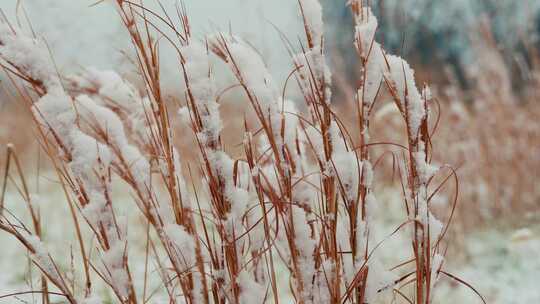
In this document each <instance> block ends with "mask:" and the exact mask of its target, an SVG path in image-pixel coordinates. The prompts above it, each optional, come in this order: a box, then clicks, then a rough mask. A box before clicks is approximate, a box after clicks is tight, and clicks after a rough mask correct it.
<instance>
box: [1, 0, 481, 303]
mask: <svg viewBox="0 0 540 304" xmlns="http://www.w3.org/2000/svg"><path fill="white" fill-rule="evenodd" d="M299 3H300V11H301V15H302V17H303V20H304V24H305V41H304V42H302V44H301V45H300V46H294V45H292V44H289V43H288V44H287V47H288V48H289V49H290V51H291V59H292V62H293V66H292V67H291V74H290V78H289V81H290V82H291V83H293V82H294V81H296V83H297V85H298V86H299V88H300V91H301V92H302V97H303V98H302V101H301V107H302V108H305V111H302V112H301V111H298V110H296V107H295V104H294V103H293V102H291V101H289V100H287V98H285V97H286V93H287V88H278V87H276V86H275V84H274V83H273V80H272V77H271V75H269V74H268V72H267V70H266V67H265V66H264V63H263V60H262V59H261V58H260V56H259V54H258V53H257V52H256V51H255V50H254V49H253V48H252V47H251V46H250V45H249V44H248V43H246V42H244V41H243V40H242V39H240V38H238V37H235V36H232V35H230V34H226V33H217V34H215V35H213V36H209V37H206V39H205V40H204V41H203V42H198V41H197V40H196V39H195V38H193V37H192V36H191V28H190V25H189V19H188V17H187V15H186V13H185V8H184V7H183V6H180V7H179V8H178V11H177V16H176V17H178V24H179V26H175V25H174V23H173V21H172V18H171V17H170V16H169V15H167V14H166V12H163V13H162V14H161V16H159V15H158V14H157V13H156V12H152V11H149V10H147V9H146V8H144V6H141V5H139V4H137V3H132V2H129V1H120V0H118V1H117V4H118V11H119V14H120V17H121V18H122V20H123V22H124V24H125V27H126V29H127V31H128V33H129V35H130V37H131V39H132V42H133V45H134V48H135V51H136V57H135V60H134V61H135V62H136V64H137V66H138V68H139V73H140V75H139V76H140V77H141V78H142V79H143V80H144V83H145V87H144V90H142V92H139V91H137V90H136V89H135V88H134V87H133V86H131V85H129V84H128V83H127V82H126V81H124V80H123V79H122V78H120V77H117V75H116V76H115V75H111V74H107V75H104V74H101V73H100V72H99V71H93V72H92V71H90V72H88V73H87V74H84V73H83V74H82V76H81V75H79V77H59V76H58V75H57V74H56V73H55V70H54V69H53V68H51V67H52V66H51V65H50V64H47V60H48V59H47V58H46V57H39V56H35V55H36V54H35V53H31V54H30V56H33V55H34V56H35V57H33V58H32V60H28V61H27V60H22V61H21V58H19V57H17V56H12V55H13V54H12V53H10V47H13V46H15V47H23V48H24V47H28V46H30V47H32V48H38V47H42V45H40V43H39V41H38V40H34V39H31V38H27V37H26V36H24V34H23V33H22V32H21V31H20V30H19V29H13V28H11V27H10V26H6V27H5V29H4V30H3V31H2V32H1V34H2V35H1V36H0V57H1V58H2V59H3V63H2V65H3V67H4V69H5V71H6V72H7V75H9V76H10V77H12V78H14V79H15V78H18V79H19V81H14V82H13V83H14V86H15V89H16V91H17V92H18V93H19V94H20V98H21V100H22V102H23V104H24V105H25V106H26V107H27V109H30V110H31V112H32V113H33V121H34V123H35V125H36V135H35V137H36V138H37V139H38V141H39V144H40V146H41V148H42V151H43V152H44V153H45V154H46V155H47V156H48V157H49V164H50V166H51V167H52V168H53V170H54V171H55V172H56V174H57V177H58V180H59V181H61V186H62V187H63V189H64V191H65V195H66V202H67V204H68V205H69V210H70V211H71V213H70V214H69V216H70V217H71V219H72V223H73V230H74V231H75V234H76V237H77V242H78V247H79V251H78V253H79V254H80V257H79V258H78V261H79V264H78V265H77V268H78V269H79V270H80V272H79V274H80V276H74V277H73V276H69V275H68V274H67V272H66V270H65V269H62V267H60V266H58V265H60V264H63V263H60V262H58V259H61V257H55V256H53V255H51V254H49V252H47V251H46V249H45V247H44V246H43V244H42V235H41V233H40V232H41V227H42V226H43V225H44V223H46V221H47V220H51V219H47V218H40V216H39V214H38V212H36V210H35V206H34V205H33V203H32V197H31V195H29V193H28V191H26V190H24V191H21V194H22V197H23V199H24V201H26V202H27V203H28V210H29V212H30V214H32V226H26V225H24V224H23V223H22V222H20V221H19V220H18V218H17V216H16V215H13V214H11V213H10V212H9V209H7V208H6V209H2V211H3V214H2V216H1V217H0V229H2V230H4V231H5V232H7V233H9V234H11V235H13V236H14V237H16V238H17V239H18V240H19V241H20V243H21V245H23V246H24V247H25V248H26V249H27V250H28V251H29V252H30V253H31V257H32V262H33V263H34V265H35V266H36V267H37V268H39V269H40V270H41V273H42V275H43V278H42V280H41V282H42V285H41V289H40V290H39V291H29V292H36V293H41V294H42V302H43V303H50V302H51V300H50V299H49V295H52V294H56V295H61V296H63V297H64V298H65V300H66V301H67V302H69V303H88V302H85V301H89V299H91V298H92V297H96V296H99V295H98V294H97V293H98V292H97V291H96V290H94V289H93V286H95V282H96V281H101V282H103V283H105V284H106V285H107V290H108V291H109V292H110V293H111V294H113V295H114V298H115V300H114V301H115V302H118V303H130V304H131V303H146V302H148V301H152V299H153V297H154V296H155V295H154V293H153V292H152V290H151V289H150V287H149V286H148V284H147V282H150V281H152V280H151V278H152V277H154V278H156V277H157V279H158V280H160V281H161V284H160V285H159V289H160V291H161V293H162V294H165V295H166V296H167V297H168V299H169V302H170V303H223V304H224V303H254V301H258V302H269V303H270V302H274V303H279V302H286V301H287V300H284V298H285V296H286V295H290V298H289V301H294V302H295V303H302V304H307V303H358V304H360V303H367V302H369V303H371V302H373V301H375V300H376V299H388V302H389V303H390V302H392V301H399V302H402V303H417V304H420V303H422V304H428V303H433V302H434V296H433V294H434V288H435V286H436V284H435V283H436V282H437V281H438V279H439V278H440V277H443V276H446V277H449V278H451V279H453V280H456V281H458V282H459V283H461V284H463V285H465V286H468V287H470V288H471V289H472V290H473V291H474V292H476V291H475V290H474V288H472V287H471V286H470V285H469V283H467V282H464V281H462V280H461V279H459V278H457V277H456V276H454V275H452V274H451V273H450V272H448V271H447V270H446V269H445V268H444V256H445V253H446V249H447V246H448V245H449V244H446V243H445V236H446V233H447V231H448V228H449V226H450V224H451V222H452V219H453V217H454V214H455V210H456V209H455V208H456V205H457V200H458V193H459V187H458V185H459V183H458V178H457V175H456V172H455V171H454V169H453V168H452V167H451V166H438V167H435V166H434V165H433V164H432V158H433V155H434V154H435V153H434V151H435V148H437V147H438V142H436V141H435V139H434V138H433V136H434V135H435V134H436V130H438V129H439V128H442V127H441V126H440V123H441V121H440V120H439V119H438V116H440V114H441V113H443V112H441V110H440V108H437V107H436V105H437V103H436V102H435V101H433V99H432V97H431V93H430V92H429V90H428V87H427V86H423V88H422V90H421V91H419V89H418V88H417V87H416V85H415V82H414V77H413V72H412V70H411V69H410V68H409V66H408V64H407V63H406V62H405V61H404V60H402V59H401V58H399V57H396V56H392V55H390V54H387V53H386V52H384V51H383V50H382V48H381V46H380V45H379V44H378V43H377V42H376V41H375V40H374V36H373V32H371V30H373V31H374V30H375V28H373V27H372V23H371V22H372V21H373V20H375V16H373V15H371V13H370V11H369V9H368V8H367V7H364V5H363V2H362V1H352V4H351V9H352V11H353V15H354V17H355V22H356V24H357V26H358V28H359V30H358V32H357V36H356V37H355V41H354V47H355V49H356V51H357V53H358V55H359V62H360V65H361V68H362V71H363V77H362V79H360V81H359V85H358V87H357V88H355V94H354V105H353V106H352V107H351V108H352V110H351V111H350V112H351V113H354V117H353V118H351V120H349V119H344V118H342V117H341V116H340V115H338V114H336V109H335V108H334V106H333V105H332V104H331V103H330V99H331V93H332V92H331V89H330V88H331V79H330V75H329V72H328V71H327V70H326V63H325V51H324V36H323V34H322V29H321V28H320V27H319V26H320V25H322V21H321V20H319V19H318V17H319V16H318V15H317V10H315V11H314V10H313V8H314V7H315V8H317V7H318V2H316V1H299ZM158 23H159V24H165V27H169V30H172V31H173V34H172V35H163V33H162V32H161V31H160V28H161V27H158V26H157V24H158ZM362 28H364V30H362ZM370 35H371V36H370ZM156 36H160V37H163V38H162V39H161V40H156V39H155V38H154V37H156ZM284 40H286V39H284ZM159 41H165V42H167V43H170V44H171V45H172V46H173V47H174V48H175V49H176V50H177V51H178V57H179V62H180V63H179V69H181V70H182V72H183V75H184V79H183V80H184V82H185V84H186V90H185V99H186V105H187V107H185V108H182V110H181V113H183V114H182V116H183V117H184V118H187V119H186V120H187V122H188V123H189V126H190V129H191V131H192V134H193V135H192V136H193V137H192V138H193V139H194V143H195V144H194V145H193V146H192V147H191V148H190V149H182V150H179V149H178V148H177V143H180V142H181V143H185V142H187V141H185V140H184V137H183V136H182V133H180V136H179V135H178V134H175V133H176V132H177V130H178V129H177V128H175V127H174V125H175V123H174V121H175V120H177V119H178V118H177V117H178V116H176V115H175V114H174V112H176V109H177V106H176V105H175V104H174V103H172V102H170V101H168V100H166V98H165V97H164V95H165V94H164V92H163V91H162V86H161V79H160V61H159V52H158V44H159ZM211 54H213V56H216V57H217V58H219V59H221V60H223V61H224V62H225V63H226V64H227V66H228V67H229V68H230V70H231V72H232V74H233V75H234V77H235V78H236V80H237V83H238V85H237V86H236V87H235V90H238V91H239V92H241V93H242V94H243V95H245V97H246V99H247V101H248V104H249V107H250V111H252V112H251V113H253V114H254V115H253V119H250V120H248V119H244V120H243V121H241V122H242V125H240V126H238V125H237V126H236V127H235V128H236V130H237V132H238V133H239V134H240V135H241V136H242V138H243V141H242V142H241V143H239V144H238V145H236V144H235V145H231V144H230V143H229V142H227V141H228V139H227V137H226V136H225V135H223V134H222V130H223V129H222V127H221V125H222V124H223V123H227V122H228V121H229V120H230V119H228V115H227V112H226V111H221V113H220V110H219V105H220V104H219V101H220V98H221V96H222V94H223V92H222V91H220V90H217V89H216V88H215V87H213V86H212V83H213V82H212V80H213V77H214V75H213V73H214V71H213V70H212V69H211V68H209V66H208V56H211ZM37 55H39V54H37ZM103 79H105V80H106V81H103ZM111 81H114V83H115V84H116V85H117V86H115V87H114V89H113V90H112V91H111V88H110V87H107V85H108V84H110V82H111ZM383 96H384V98H385V99H389V100H390V101H389V104H390V105H391V106H392V107H393V108H394V109H395V110H394V111H396V113H398V115H396V116H395V117H398V118H399V120H400V127H399V128H397V130H399V131H400V132H401V135H400V136H399V138H398V141H397V142H393V141H392V142H390V141H383V142H379V141H375V140H374V139H373V134H372V135H371V136H370V133H371V131H370V130H371V122H374V121H376V119H377V118H376V117H375V118H374V117H373V116H374V115H375V116H376V114H375V112H376V111H375V110H376V109H378V107H379V104H380V103H382V102H384V100H381V99H383ZM385 107H386V105H385ZM434 114H435V115H434ZM345 120H347V121H349V123H350V124H351V126H350V127H349V128H347V127H346V125H345V124H344V121H345ZM442 122H444V121H442ZM353 131H354V132H353ZM181 132H182V131H181ZM235 132H236V131H235ZM393 132H396V131H395V129H394V130H393ZM234 137H236V136H234ZM175 139H176V140H175ZM231 146H234V149H232V148H231ZM375 148H381V149H384V150H383V151H385V153H382V154H379V153H377V150H376V149H375ZM441 148H442V149H445V150H446V147H444V146H441ZM10 149H11V148H10ZM231 150H235V151H233V153H231ZM10 151H11V152H8V155H9V158H8V159H9V160H10V162H11V163H15V164H17V163H20V161H19V157H18V156H17V155H16V154H14V153H13V151H12V150H10ZM179 151H180V152H181V153H179ZM184 151H189V152H186V153H184ZM188 153H192V154H196V156H192V157H191V156H186V157H184V156H185V155H187V154H188ZM384 155H388V156H389V158H390V159H391V160H392V163H393V169H394V170H393V171H392V175H395V178H396V180H397V181H398V182H399V183H398V187H399V190H400V191H402V192H403V197H402V203H403V209H404V210H405V212H404V213H405V214H406V215H405V216H404V218H403V220H402V223H401V224H400V225H399V226H398V227H396V229H395V230H394V231H393V233H392V234H391V235H390V236H388V237H393V236H396V235H399V236H401V237H404V238H406V239H407V240H408V241H409V242H408V248H407V249H404V250H406V251H407V252H408V253H409V258H408V259H405V260H403V261H401V262H400V263H399V264H398V265H384V263H383V261H380V260H377V258H376V252H377V250H383V249H381V247H380V245H381V244H382V243H383V242H384V240H378V239H374V238H373V234H374V233H373V231H374V230H375V229H377V227H375V226H374V225H372V220H373V218H374V217H376V216H377V212H376V211H375V207H376V206H377V201H376V198H375V195H376V192H377V191H376V190H377V187H376V184H374V182H373V174H374V172H375V174H379V172H380V170H381V169H380V168H381V166H380V165H379V164H380V163H379V159H380V157H381V156H383V157H384ZM444 155H446V154H444ZM181 156H182V157H181ZM189 159H194V160H196V161H193V162H190V163H187V161H186V160H189ZM16 167H17V168H18V167H19V166H16ZM7 169H9V167H8V168H7ZM6 172H7V170H6ZM9 172H11V175H10V176H12V177H11V179H12V181H14V180H15V177H18V179H17V180H18V183H17V184H22V185H24V180H25V179H24V176H23V175H22V172H23V170H16V171H14V169H13V166H11V171H9ZM381 172H384V171H381ZM199 176H200V181H199ZM113 179H120V180H121V181H122V182H123V184H124V185H126V186H127V187H128V188H129V189H130V194H131V196H132V199H133V202H134V203H135V204H134V206H136V208H138V213H139V215H140V216H141V217H142V218H143V219H144V223H145V226H146V227H147V233H146V235H145V236H141V237H142V238H144V239H143V240H142V242H143V243H144V244H145V248H144V249H145V250H144V251H145V254H144V262H142V261H139V260H137V261H134V260H132V259H131V258H130V254H129V252H130V251H129V248H130V245H131V244H129V243H128V241H127V239H128V238H127V235H128V230H129V227H126V225H125V221H124V220H123V219H122V218H121V217H120V216H119V215H118V214H117V209H116V208H115V206H116V204H117V202H116V201H115V200H114V199H113V196H112V195H111V192H112V191H115V189H116V185H115V184H114V183H113V182H112V180H113ZM376 182H377V181H376ZM452 185H453V186H452ZM25 188H26V187H23V189H25ZM443 188H449V189H452V193H451V195H450V196H449V203H448V205H447V206H446V208H444V210H442V211H444V215H445V216H444V217H443V216H435V214H434V213H432V211H431V209H432V206H431V205H432V199H433V198H434V197H435V196H436V195H437V193H438V192H440V190H441V189H443ZM189 189H191V190H192V191H189ZM437 218H444V221H442V222H441V221H439V220H438V219H437ZM86 230H89V232H90V233H91V235H92V238H91V240H88V239H86V238H84V237H83V234H84V232H83V231H86ZM91 253H93V254H91ZM150 261H153V263H154V264H155V266H156V267H155V268H156V270H157V271H156V272H151V271H149V269H150V268H149V263H150ZM135 263H144V272H143V273H142V274H139V275H140V277H135V275H134V273H135V272H134V271H133V268H134V264H135ZM138 266H140V264H139V265H138ZM278 269H284V271H285V272H286V275H281V276H280V275H278ZM141 281H142V282H144V284H143V288H142V290H139V289H137V288H136V285H137V283H139V282H141ZM283 281H285V282H286V283H285V284H283ZM50 286H54V288H55V290H57V291H54V293H53V292H51V291H49V289H50V288H49V287H50ZM284 286H285V287H284ZM384 297H387V298H384Z"/></svg>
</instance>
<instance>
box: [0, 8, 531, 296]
mask: <svg viewBox="0 0 540 304" xmlns="http://www.w3.org/2000/svg"><path fill="white" fill-rule="evenodd" d="M95 2H96V1H95V0H92V1H87V0H22V1H16V0H3V1H1V2H0V9H1V10H2V12H3V14H4V16H5V18H7V19H9V20H10V21H11V22H13V23H20V24H22V25H23V27H25V28H30V26H29V24H31V30H33V31H35V33H36V35H37V36H39V37H42V38H43V39H45V40H46V41H47V44H48V45H49V47H50V51H51V54H52V56H53V58H54V59H55V61H56V63H57V66H58V69H59V71H60V72H61V73H62V74H67V73H72V72H76V71H77V70H80V69H82V68H83V67H88V66H95V67H98V68H101V69H114V70H117V71H119V72H120V73H121V74H122V75H124V76H126V77H127V78H130V77H131V78H133V81H134V82H135V83H136V82H137V79H136V77H133V74H134V70H135V68H134V66H133V65H132V62H131V61H130V60H129V54H130V48H131V47H130V41H129V37H128V35H127V33H126V32H125V29H124V28H123V26H122V24H121V22H120V19H119V18H118V17H117V15H116V12H115V10H114V9H113V7H112V5H111V4H110V3H108V1H104V2H103V3H99V4H96V5H94V4H95ZM146 2H147V4H148V6H149V7H150V8H152V9H154V10H156V11H157V12H160V7H159V6H158V5H157V4H156V3H154V1H146ZM162 2H163V4H164V7H165V8H166V9H167V10H170V11H174V3H175V1H174V0H163V1H162ZM184 2H185V4H186V7H187V9H188V13H189V15H190V17H191V22H192V27H193V29H194V35H195V36H196V37H203V35H205V34H208V33H212V32H214V31H216V30H222V31H229V30H231V31H233V32H234V33H235V34H238V35H240V36H242V37H244V38H245V39H246V40H248V41H249V42H250V43H252V44H253V45H254V47H256V48H257V49H258V50H259V51H260V52H261V53H262V54H263V57H264V58H265V60H266V63H267V65H268V66H269V69H270V70H271V71H272V72H273V73H274V75H275V76H276V78H277V80H278V83H281V84H283V83H284V81H285V78H286V77H287V75H288V74H289V72H290V71H291V60H290V56H289V55H288V53H287V50H286V48H285V42H284V41H283V40H282V38H281V37H280V34H279V32H282V33H283V34H284V35H285V36H286V37H287V39H289V40H290V41H292V42H293V45H295V46H296V45H297V43H296V41H298V39H299V37H302V30H303V29H302V24H301V20H300V18H299V11H298V3H297V1H296V0H273V1H265V0H227V1H221V0H185V1H184ZM370 2H371V3H372V7H373V11H374V13H375V15H376V16H377V17H378V19H379V31H378V34H377V40H378V41H380V42H381V43H382V44H383V45H384V47H385V48H386V49H387V50H388V51H390V52H391V53H394V54H399V55H401V56H402V57H404V58H405V59H407V61H409V63H410V64H411V66H412V67H414V69H415V71H416V77H417V83H418V84H419V85H420V84H422V83H424V82H425V83H429V84H430V86H431V89H432V91H433V95H434V96H435V98H436V99H437V101H438V103H439V104H440V111H436V114H437V115H440V123H439V128H438V130H437V134H436V135H435V142H434V147H435V154H436V155H435V158H436V161H437V162H439V163H441V164H450V165H452V166H453V167H454V168H456V169H457V172H458V175H459V177H460V182H459V191H460V196H459V203H458V207H457V208H458V209H457V216H456V218H455V221H454V224H453V227H452V234H451V239H450V240H449V241H450V246H449V249H448V250H449V254H450V255H451V258H450V261H449V263H450V265H449V266H447V268H450V269H452V270H453V273H456V274H458V275H460V277H462V278H463V279H465V280H466V281H467V282H469V283H471V284H473V285H474V286H475V287H476V288H477V289H478V291H479V292H481V293H482V294H483V295H484V296H485V297H486V299H487V300H488V303H540V290H539V289H538V288H537V287H536V284H538V277H539V276H540V259H538V256H540V1H538V0H520V1H510V0H508V1H506V0H476V1H470V0H379V1H377V0H372V1H370ZM321 3H322V4H323V7H324V9H325V10H324V19H325V22H326V24H327V29H326V31H327V32H326V42H325V43H326V47H327V50H328V54H329V61H330V65H331V67H332V70H333V81H334V94H333V103H334V104H335V105H336V107H337V108H338V109H339V112H341V113H342V115H343V117H345V118H348V119H347V120H346V121H347V122H348V124H350V125H353V124H352V123H353V119H354V116H351V114H349V113H351V112H354V111H350V107H351V106H352V101H353V96H354V93H355V87H356V85H355V83H356V81H357V79H358V77H359V75H358V72H359V69H358V68H357V57H356V53H355V50H354V48H353V45H352V38H353V22H352V19H351V16H350V12H349V9H348V8H347V7H346V6H345V1H338V0H321ZM295 43H296V44H295ZM162 52H163V60H164V63H165V64H163V73H164V76H163V78H164V82H165V86H166V91H167V93H168V94H170V96H171V98H179V99H181V97H179V96H181V95H182V94H181V93H180V92H182V86H183V84H182V81H181V78H180V77H178V76H179V75H178V73H179V70H178V65H177V58H175V56H174V55H173V54H172V52H171V51H170V50H168V49H167V47H166V46H163V50H162ZM169 63H170V64H169ZM219 68H220V67H219V65H217V66H216V69H217V74H218V75H220V73H221V71H220V70H219ZM221 74H222V75H220V77H222V78H223V79H221V80H220V81H222V85H223V86H225V85H226V83H227V82H229V81H230V75H227V74H226V73H225V72H223V73H221ZM0 81H2V85H1V86H0V87H1V91H0V122H1V125H0V144H1V149H2V151H1V152H0V156H1V157H2V159H3V158H4V155H5V153H4V150H5V144H7V143H8V142H13V143H15V145H16V147H17V149H18V151H19V152H20V154H21V156H22V157H23V158H24V159H25V160H26V161H25V164H28V168H29V169H28V170H34V171H35V167H36V165H35V164H36V163H37V150H38V146H37V143H36V142H34V141H33V139H32V138H33V135H32V134H33V133H32V132H33V129H32V128H31V127H29V122H30V118H29V115H28V113H27V112H26V110H25V106H24V105H21V104H20V103H17V100H16V98H15V97H14V96H15V95H14V94H13V92H11V91H10V90H9V86H8V85H6V83H9V79H8V78H7V77H6V76H5V75H4V74H2V75H1V76H0ZM293 94H294V93H293ZM235 98H237V97H231V99H235ZM382 103H384V102H382ZM227 107H228V108H227ZM238 109H242V107H241V106H239V105H238V103H234V102H231V103H229V104H228V105H226V106H225V111H229V110H230V111H234V110H238ZM437 112H438V113H437ZM237 115H238V117H239V118H242V117H243V113H237ZM239 120H241V119H239ZM399 123H400V119H399V117H398V114H397V113H395V112H392V111H389V110H387V109H386V108H385V107H384V106H381V107H380V108H379V109H378V111H376V113H375V115H374V123H373V126H372V129H373V130H372V133H373V134H372V138H377V139H378V141H394V142H400V141H402V140H403V134H400V133H399V132H397V131H396V130H400V128H401V125H399ZM226 127H227V126H226ZM229 127H230V128H231V129H234V125H233V126H229ZM179 145H181V146H182V145H183V146H185V147H189V143H188V141H187V140H183V141H182V140H179ZM186 153H187V154H189V152H186ZM377 153H379V154H381V153H383V151H376V152H375V154H377ZM387 166H388V168H387V169H386V170H387V171H388V174H386V175H385V174H383V175H381V176H378V177H377V178H379V179H380V180H381V183H380V184H381V185H382V186H380V187H381V189H380V192H382V193H383V194H382V195H381V197H382V198H381V201H382V203H383V204H386V205H387V207H388V208H387V209H385V210H387V212H386V213H387V214H385V219H384V220H383V221H382V222H383V223H382V224H381V225H384V223H389V222H392V221H393V220H395V218H396V217H398V215H396V214H397V213H398V211H395V210H394V209H399V208H401V205H400V202H399V193H396V192H392V191H391V190H388V189H390V188H392V187H391V186H392V185H394V184H395V180H393V179H392V177H391V175H392V174H391V172H390V171H391V163H389V164H387ZM452 190H453V189H448V191H447V192H448V195H447V196H445V195H441V197H440V198H439V200H438V204H440V205H441V207H444V206H448V204H450V202H449V201H450V200H451V195H450V193H451V191H452ZM52 203H54V202H51V204H52ZM56 203H58V202H56ZM393 206H395V207H393ZM51 216H54V214H53V215H51ZM4 238H5V237H4V236H0V246H1V245H2V242H3V241H4ZM10 252H11V251H9V250H8V252H7V253H0V266H2V265H5V264H7V263H9V262H8V261H9V260H10V259H11V258H12V255H15V250H13V253H10ZM16 284H17V278H11V277H7V275H6V274H5V273H0V294H2V293H3V289H7V288H8V287H7V286H12V285H16ZM4 286H6V287H4ZM440 292H441V293H442V294H445V295H446V297H444V298H445V299H449V300H447V301H441V303H477V300H476V299H475V298H474V296H473V295H471V291H470V290H466V289H464V288H458V286H457V284H454V283H452V282H447V283H446V284H445V285H444V286H442V287H441V291H440ZM0 302H2V300H0ZM6 303H7V302H6Z"/></svg>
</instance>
